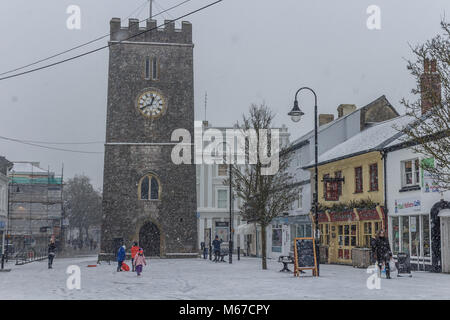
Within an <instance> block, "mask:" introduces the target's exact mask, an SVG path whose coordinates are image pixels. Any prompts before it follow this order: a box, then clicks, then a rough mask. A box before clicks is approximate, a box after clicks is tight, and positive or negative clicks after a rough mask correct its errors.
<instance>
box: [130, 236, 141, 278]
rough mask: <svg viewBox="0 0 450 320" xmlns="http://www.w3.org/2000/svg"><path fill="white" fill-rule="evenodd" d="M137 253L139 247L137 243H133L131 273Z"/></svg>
mask: <svg viewBox="0 0 450 320" xmlns="http://www.w3.org/2000/svg"><path fill="white" fill-rule="evenodd" d="M138 252H139V246H138V243H137V242H134V243H133V246H132V247H131V265H132V266H133V270H132V271H133V272H134V270H135V267H134V258H135V257H136V255H137V254H138Z"/></svg>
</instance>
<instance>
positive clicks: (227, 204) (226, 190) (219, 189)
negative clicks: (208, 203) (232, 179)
mask: <svg viewBox="0 0 450 320" xmlns="http://www.w3.org/2000/svg"><path fill="white" fill-rule="evenodd" d="M220 191H225V192H226V195H227V200H226V205H225V208H221V207H219V192H220ZM229 197H230V194H229V191H228V189H226V188H217V189H216V208H217V209H229V208H230V205H229V202H230V201H229V200H230V198H229Z"/></svg>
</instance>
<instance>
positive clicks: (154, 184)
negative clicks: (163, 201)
mask: <svg viewBox="0 0 450 320" xmlns="http://www.w3.org/2000/svg"><path fill="white" fill-rule="evenodd" d="M160 196H161V185H160V183H159V179H158V178H157V177H156V176H154V175H153V174H147V175H145V176H144V177H142V178H141V181H140V182H139V199H140V200H160Z"/></svg>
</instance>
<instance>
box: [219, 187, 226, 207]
mask: <svg viewBox="0 0 450 320" xmlns="http://www.w3.org/2000/svg"><path fill="white" fill-rule="evenodd" d="M217 207H218V208H219V209H226V208H228V190H217Z"/></svg>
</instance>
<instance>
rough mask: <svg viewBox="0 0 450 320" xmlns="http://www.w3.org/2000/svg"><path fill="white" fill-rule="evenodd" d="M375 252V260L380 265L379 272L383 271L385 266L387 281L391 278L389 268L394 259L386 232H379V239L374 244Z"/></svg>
mask: <svg viewBox="0 0 450 320" xmlns="http://www.w3.org/2000/svg"><path fill="white" fill-rule="evenodd" d="M373 245H374V248H373V251H374V253H375V259H376V261H377V263H378V267H379V270H381V268H382V266H383V265H384V267H385V270H386V279H390V278H391V272H390V268H389V261H390V259H391V258H392V252H391V247H390V246H389V240H388V238H387V237H386V233H385V232H384V230H379V231H378V232H377V237H376V238H375V241H374V243H373Z"/></svg>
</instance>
